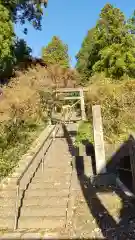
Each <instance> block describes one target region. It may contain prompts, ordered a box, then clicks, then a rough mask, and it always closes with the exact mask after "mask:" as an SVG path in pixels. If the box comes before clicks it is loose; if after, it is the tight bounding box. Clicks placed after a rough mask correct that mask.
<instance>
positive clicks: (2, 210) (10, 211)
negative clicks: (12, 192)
mask: <svg viewBox="0 0 135 240" xmlns="http://www.w3.org/2000/svg"><path fill="white" fill-rule="evenodd" d="M14 215H15V205H14V206H11V207H10V206H6V207H1V206H0V217H10V216H11V217H13V216H14Z"/></svg>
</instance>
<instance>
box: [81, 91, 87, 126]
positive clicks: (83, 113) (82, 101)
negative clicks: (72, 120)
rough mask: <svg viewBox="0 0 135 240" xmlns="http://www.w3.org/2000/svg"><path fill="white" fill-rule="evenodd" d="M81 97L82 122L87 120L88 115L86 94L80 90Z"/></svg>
mask: <svg viewBox="0 0 135 240" xmlns="http://www.w3.org/2000/svg"><path fill="white" fill-rule="evenodd" d="M80 97H81V115H82V120H83V121H85V120H86V113H85V103H84V94H83V89H80Z"/></svg>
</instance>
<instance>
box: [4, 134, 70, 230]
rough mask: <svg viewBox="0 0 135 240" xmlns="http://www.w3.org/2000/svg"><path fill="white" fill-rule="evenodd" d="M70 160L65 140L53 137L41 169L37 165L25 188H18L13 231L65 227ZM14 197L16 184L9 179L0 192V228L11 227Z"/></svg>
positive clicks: (9, 228)
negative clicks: (17, 209) (17, 210)
mask: <svg viewBox="0 0 135 240" xmlns="http://www.w3.org/2000/svg"><path fill="white" fill-rule="evenodd" d="M71 161H72V157H71V155H70V153H69V151H68V145H67V143H66V140H65V139H64V138H56V139H55V140H54V142H53V144H52V145H51V147H50V150H49V151H48V153H47V155H46V156H45V159H44V171H43V170H42V166H39V168H38V170H37V172H36V173H35V176H34V177H33V179H32V181H31V182H30V183H29V184H28V186H27V188H26V189H25V191H23V190H22V189H20V192H22V191H23V194H22V195H23V197H22V198H21V205H20V208H19V218H18V229H17V231H22V230H32V229H33V230H34V231H35V230H39V229H44V230H47V231H54V230H56V229H57V231H61V230H62V229H65V226H66V220H67V208H68V200H69V190H70V184H71V182H70V181H71V174H72V166H71ZM24 181H25V178H24ZM20 195H21V194H20ZM15 199H16V188H15V184H14V181H11V182H10V183H9V184H8V186H7V187H6V188H5V189H2V190H1V192H0V229H1V230H2V229H7V230H8V231H13V228H14V220H15Z"/></svg>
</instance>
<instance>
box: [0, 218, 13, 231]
mask: <svg viewBox="0 0 135 240" xmlns="http://www.w3.org/2000/svg"><path fill="white" fill-rule="evenodd" d="M14 222H15V217H14V216H8V217H1V216H0V229H1V230H2V229H12V230H13V228H14Z"/></svg>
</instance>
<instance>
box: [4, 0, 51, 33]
mask: <svg viewBox="0 0 135 240" xmlns="http://www.w3.org/2000/svg"><path fill="white" fill-rule="evenodd" d="M47 2H48V0H32V1H30V0H0V3H1V4H2V5H3V6H4V7H5V8H7V9H8V11H9V13H10V16H11V19H12V21H13V22H14V23H17V22H20V23H21V24H25V22H26V20H28V21H29V22H30V23H32V24H33V26H34V27H35V28H36V29H41V20H42V16H43V8H42V5H44V7H47ZM24 32H25V33H26V32H27V30H26V29H25V31H24Z"/></svg>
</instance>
